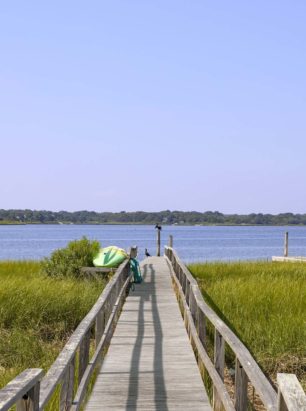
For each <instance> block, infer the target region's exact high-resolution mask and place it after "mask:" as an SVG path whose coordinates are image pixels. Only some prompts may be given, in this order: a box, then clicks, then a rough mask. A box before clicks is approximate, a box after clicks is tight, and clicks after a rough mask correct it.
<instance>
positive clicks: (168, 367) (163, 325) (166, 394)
mask: <svg viewBox="0 0 306 411" xmlns="http://www.w3.org/2000/svg"><path fill="white" fill-rule="evenodd" d="M141 265H142V273H143V277H144V282H143V283H142V284H140V285H136V286H135V290H134V291H130V294H129V296H128V298H127V300H126V302H125V304H124V306H123V311H122V313H121V316H120V318H119V321H118V324H117V327H116V330H115V333H114V335H113V338H112V341H111V345H110V347H109V350H108V353H107V355H106V357H105V359H104V362H103V365H102V368H101V369H100V371H99V374H98V377H97V380H96V383H95V386H94V389H93V392H92V394H91V396H90V399H89V401H88V403H87V405H86V407H85V410H86V411H98V410H99V411H102V410H103V411H104V410H113V411H114V410H146V411H150V410H159V411H170V410H186V411H188V410H190V411H191V410H192V411H193V410H194V411H201V410H211V406H210V404H209V400H208V397H207V394H206V392H205V388H204V385H203V382H202V379H201V376H200V373H199V370H198V366H197V363H196V360H195V357H194V354H193V351H192V348H191V344H190V342H189V339H188V336H187V332H186V330H185V326H184V323H183V320H182V316H181V313H180V311H179V306H178V303H177V299H176V296H175V293H174V290H173V287H172V280H171V275H170V268H169V267H168V264H167V261H166V259H165V258H164V257H149V258H147V259H146V260H144V261H143V263H142V264H141Z"/></svg>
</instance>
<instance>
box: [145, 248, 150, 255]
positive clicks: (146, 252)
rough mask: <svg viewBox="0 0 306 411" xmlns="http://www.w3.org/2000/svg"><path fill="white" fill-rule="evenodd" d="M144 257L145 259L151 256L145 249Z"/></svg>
mask: <svg viewBox="0 0 306 411" xmlns="http://www.w3.org/2000/svg"><path fill="white" fill-rule="evenodd" d="M145 256H146V257H151V254H150V253H149V252H148V250H147V249H145Z"/></svg>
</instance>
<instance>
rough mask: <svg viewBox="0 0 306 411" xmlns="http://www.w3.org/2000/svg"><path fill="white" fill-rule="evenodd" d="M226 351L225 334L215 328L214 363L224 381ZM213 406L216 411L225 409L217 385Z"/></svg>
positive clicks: (214, 391)
mask: <svg viewBox="0 0 306 411" xmlns="http://www.w3.org/2000/svg"><path fill="white" fill-rule="evenodd" d="M224 353H225V344H224V339H223V336H222V334H220V333H219V331H218V330H217V329H215V346H214V365H215V369H216V371H217V373H218V374H219V375H220V378H221V380H222V381H224ZM213 408H214V411H222V409H223V406H222V401H221V398H220V395H219V392H218V387H215V386H214V390H213Z"/></svg>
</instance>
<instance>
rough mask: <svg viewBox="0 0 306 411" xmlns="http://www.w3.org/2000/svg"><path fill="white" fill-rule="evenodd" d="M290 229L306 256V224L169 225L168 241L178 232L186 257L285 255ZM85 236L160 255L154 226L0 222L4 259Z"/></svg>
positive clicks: (33, 254)
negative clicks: (241, 225)
mask: <svg viewBox="0 0 306 411" xmlns="http://www.w3.org/2000/svg"><path fill="white" fill-rule="evenodd" d="M285 231H289V255H306V227H200V226H196V227H178V226H164V227H163V229H162V232H161V237H162V245H165V244H166V243H167V241H168V236H169V234H172V235H173V236H174V247H175V248H176V250H177V251H178V253H179V255H180V257H181V258H182V259H183V260H184V261H205V260H249V259H270V258H271V256H272V255H282V254H283V238H284V233H285ZM83 235H85V236H87V237H89V238H91V239H97V240H99V241H100V243H101V245H102V246H108V245H117V246H119V247H122V248H129V247H130V246H131V245H138V249H139V258H140V259H142V258H143V254H144V249H145V248H148V250H149V252H150V253H151V254H152V255H154V254H155V253H156V230H155V229H154V227H153V226H132V225H131V226H91V225H25V226H0V259H1V260H3V259H39V258H42V257H45V256H49V255H50V253H51V252H52V251H53V250H55V249H57V248H60V247H65V246H66V244H67V243H68V242H69V241H71V240H74V239H79V238H81V237H82V236H83Z"/></svg>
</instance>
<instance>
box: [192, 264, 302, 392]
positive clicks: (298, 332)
mask: <svg viewBox="0 0 306 411" xmlns="http://www.w3.org/2000/svg"><path fill="white" fill-rule="evenodd" d="M189 269H190V271H191V272H192V274H193V275H194V276H195V278H196V279H197V281H198V283H199V285H200V287H201V290H202V293H203V296H204V298H205V300H206V301H207V303H208V304H209V305H210V306H211V307H212V308H213V309H214V310H215V311H217V312H218V314H219V315H220V316H221V318H222V319H223V320H224V321H225V322H226V323H227V324H228V325H229V326H230V327H231V328H232V329H233V331H234V332H235V333H236V334H237V335H238V337H239V338H240V339H241V340H242V341H243V342H244V344H245V345H246V346H247V347H248V348H249V350H250V351H251V353H252V354H253V356H254V357H255V359H256V360H257V362H258V363H259V364H260V366H261V367H262V369H263V370H264V371H265V373H266V374H268V375H269V376H270V377H271V378H272V379H275V375H276V372H288V373H295V374H297V376H298V378H299V379H300V381H301V382H302V384H303V386H304V388H305V386H306V347H305V341H306V327H305V325H306V265H305V264H301V263H295V264H288V263H272V262H235V263H205V264H191V265H190V266H189Z"/></svg>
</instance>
